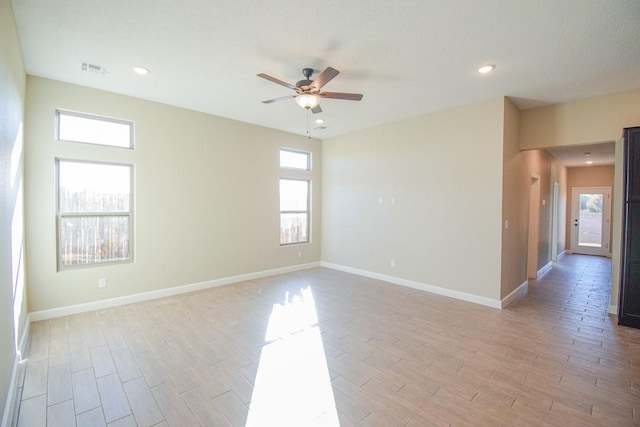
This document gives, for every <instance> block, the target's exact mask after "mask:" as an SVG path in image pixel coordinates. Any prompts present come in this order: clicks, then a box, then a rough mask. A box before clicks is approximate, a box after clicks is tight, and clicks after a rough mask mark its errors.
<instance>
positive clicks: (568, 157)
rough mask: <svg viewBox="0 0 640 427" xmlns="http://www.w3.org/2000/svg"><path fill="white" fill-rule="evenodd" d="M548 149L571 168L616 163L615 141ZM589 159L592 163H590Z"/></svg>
mask: <svg viewBox="0 0 640 427" xmlns="http://www.w3.org/2000/svg"><path fill="white" fill-rule="evenodd" d="M547 151H548V152H549V153H551V155H552V156H554V157H555V158H557V159H558V160H560V161H561V162H562V163H564V165H565V166H567V167H570V168H574V167H585V166H604V165H612V164H614V163H615V142H605V143H601V144H585V145H571V146H566V147H553V148H547ZM588 161H590V162H592V163H591V164H590V165H588V164H587V162H588Z"/></svg>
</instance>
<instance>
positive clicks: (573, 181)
mask: <svg viewBox="0 0 640 427" xmlns="http://www.w3.org/2000/svg"><path fill="white" fill-rule="evenodd" d="M567 182H568V191H569V193H568V194H569V197H567V207H566V209H567V212H568V213H569V215H567V221H566V224H565V225H566V237H565V238H566V242H567V249H569V247H570V245H571V221H572V220H573V218H572V217H571V191H572V189H573V188H574V187H611V189H612V190H613V187H614V166H613V165H606V166H589V167H579V168H569V169H568V174H567ZM614 203H615V195H614V194H613V192H612V195H611V206H612V207H613V204H614ZM610 227H611V229H610V232H611V233H610V236H613V222H612V223H611V224H610ZM609 245H610V246H609V247H610V248H611V241H609Z"/></svg>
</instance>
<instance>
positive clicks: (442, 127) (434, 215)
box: [322, 98, 504, 300]
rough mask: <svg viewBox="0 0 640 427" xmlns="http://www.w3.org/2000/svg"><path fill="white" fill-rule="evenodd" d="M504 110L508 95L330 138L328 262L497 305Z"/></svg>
mask: <svg viewBox="0 0 640 427" xmlns="http://www.w3.org/2000/svg"><path fill="white" fill-rule="evenodd" d="M503 109H504V100H503V98H499V99H495V100H491V101H487V102H482V103H478V104H473V105H468V106H464V107H459V108H453V109H449V110H445V111H439V112H436V113H432V114H428V115H424V116H420V117H416V118H413V119H409V120H404V121H400V122H397V123H393V124H389V125H385V126H381V127H376V128H373V129H368V130H364V131H361V132H356V133H353V134H350V135H346V136H342V137H337V138H332V139H329V140H325V141H323V150H322V154H323V178H322V179H323V195H322V196H323V197H322V200H323V241H322V259H323V261H326V262H328V263H333V264H337V265H341V266H346V267H350V268H354V269H360V270H364V271H368V272H372V273H377V274H383V275H388V276H393V277H396V278H401V279H406V280H411V281H415V282H418V283H422V284H427V285H431V286H437V287H440V288H445V289H449V290H454V291H458V292H463V293H467V294H471V295H476V296H480V297H485V298H489V299H492V300H498V299H499V297H500V252H501V249H500V247H501V242H500V236H501V232H500V229H501V216H502V208H501V205H502V139H503ZM380 199H382V201H383V204H380V203H379V200H380ZM392 199H394V200H395V204H394V203H392ZM391 260H394V261H395V263H396V266H395V267H391V265H390V262H391Z"/></svg>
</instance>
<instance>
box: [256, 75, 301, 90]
mask: <svg viewBox="0 0 640 427" xmlns="http://www.w3.org/2000/svg"><path fill="white" fill-rule="evenodd" d="M256 76H258V77H262V78H263V79H266V80H269V81H271V82H274V83H277V84H279V85H282V86H284V87H288V88H289V89H293V90H296V89H297V88H296V87H295V86H294V85H292V84H289V83H287V82H283V81H282V80H280V79H276V78H275V77H271V76H269V75H267V74H264V73H260V74H256Z"/></svg>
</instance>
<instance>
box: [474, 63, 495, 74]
mask: <svg viewBox="0 0 640 427" xmlns="http://www.w3.org/2000/svg"><path fill="white" fill-rule="evenodd" d="M495 68H496V66H495V65H493V64H487V65H483V66H482V67H480V68H478V72H479V73H480V74H487V73H490V72H491V71H493V70H495Z"/></svg>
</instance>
